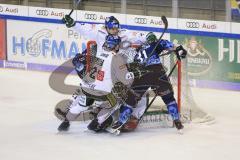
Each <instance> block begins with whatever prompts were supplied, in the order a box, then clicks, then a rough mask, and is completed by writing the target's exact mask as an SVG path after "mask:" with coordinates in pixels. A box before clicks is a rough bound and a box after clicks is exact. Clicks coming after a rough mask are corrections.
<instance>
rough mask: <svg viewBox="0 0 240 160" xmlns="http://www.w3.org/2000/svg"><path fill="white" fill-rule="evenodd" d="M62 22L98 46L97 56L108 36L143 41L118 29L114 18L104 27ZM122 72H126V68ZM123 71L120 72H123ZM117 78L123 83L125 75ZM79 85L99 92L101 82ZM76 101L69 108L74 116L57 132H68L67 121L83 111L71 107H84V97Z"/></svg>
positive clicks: (122, 39)
mask: <svg viewBox="0 0 240 160" xmlns="http://www.w3.org/2000/svg"><path fill="white" fill-rule="evenodd" d="M63 22H64V23H65V24H66V26H67V27H68V28H70V27H73V28H74V29H75V30H76V31H77V32H79V33H80V34H81V35H82V36H84V37H86V38H88V39H90V40H94V41H96V43H97V46H98V47H97V54H102V52H103V48H102V46H104V44H106V43H105V41H106V38H107V37H108V36H109V35H112V36H117V37H119V38H120V40H121V41H128V40H132V42H135V43H138V42H141V41H143V39H144V38H143V37H142V36H141V34H138V35H137V36H136V34H135V33H134V32H131V31H128V30H125V29H120V24H119V21H118V20H117V19H116V18H115V17H114V16H110V17H107V18H106V20H105V25H101V24H98V25H97V24H95V25H92V24H87V23H76V22H75V21H74V20H73V19H72V18H71V17H70V16H69V15H65V16H64V18H63ZM110 44H111V42H109V43H108V44H107V45H110ZM105 49H106V48H105ZM115 50H116V49H115ZM102 55H104V54H102ZM105 55H107V54H105ZM98 56H99V55H98ZM108 59H111V56H109V58H108ZM115 59H116V58H115ZM119 59H121V58H119ZM107 61H108V60H107ZM107 61H105V65H107V66H105V68H108V69H109V70H110V71H111V70H113V69H112V68H111V65H110V64H111V61H109V62H107ZM121 62H122V61H121V60H119V63H121ZM116 64H117V63H116ZM123 64H125V63H123ZM79 67H80V68H78V69H81V67H82V65H79ZM110 68H111V69H110ZM124 70H126V68H125V69H124ZM124 70H123V71H122V72H124ZM97 72H98V74H99V75H98V76H97V77H98V78H100V79H101V76H102V75H103V74H105V73H104V72H102V71H97ZM105 76H108V78H109V76H110V75H105ZM130 77H131V76H130ZM119 78H120V79H122V81H124V80H123V79H124V78H125V75H124V76H122V75H121V76H119ZM106 81H108V84H111V83H110V81H111V80H110V79H108V80H106ZM81 85H82V86H81V87H83V88H92V89H95V90H98V91H99V89H100V90H101V87H102V85H101V82H97V85H96V84H94V85H92V84H89V83H86V81H82V82H81ZM100 86H101V87H100ZM99 87H100V88H99ZM111 88H112V85H106V86H105V87H104V92H105V93H102V91H100V92H96V93H95V94H97V95H98V96H102V95H106V92H110V90H111ZM76 99H77V100H75V102H73V103H72V106H71V107H70V108H71V109H70V110H72V113H74V114H75V116H71V118H70V117H69V115H67V116H66V117H68V118H66V121H64V122H63V123H62V124H61V125H60V126H59V128H58V129H59V130H68V128H69V126H70V123H69V120H73V119H75V118H76V117H77V115H78V114H79V113H80V112H82V111H84V110H85V108H82V107H73V105H75V106H78V105H84V104H85V105H86V104H87V102H86V101H87V99H86V97H84V96H83V97H82V96H78V97H77V98H76ZM79 102H83V104H80V103H79ZM70 112H71V111H70ZM73 117H74V118H73Z"/></svg>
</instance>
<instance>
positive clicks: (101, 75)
mask: <svg viewBox="0 0 240 160" xmlns="http://www.w3.org/2000/svg"><path fill="white" fill-rule="evenodd" d="M103 79H104V71H101V70H98V73H97V80H99V81H103Z"/></svg>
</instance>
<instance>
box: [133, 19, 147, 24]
mask: <svg viewBox="0 0 240 160" xmlns="http://www.w3.org/2000/svg"><path fill="white" fill-rule="evenodd" d="M134 22H135V23H137V24H147V18H138V17H136V18H134Z"/></svg>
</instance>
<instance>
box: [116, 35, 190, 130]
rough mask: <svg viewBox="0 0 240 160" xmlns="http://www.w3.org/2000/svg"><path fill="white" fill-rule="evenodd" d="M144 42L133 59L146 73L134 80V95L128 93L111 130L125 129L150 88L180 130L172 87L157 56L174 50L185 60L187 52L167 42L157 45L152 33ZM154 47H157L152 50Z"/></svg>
mask: <svg viewBox="0 0 240 160" xmlns="http://www.w3.org/2000/svg"><path fill="white" fill-rule="evenodd" d="M146 41H147V44H146V45H142V46H141V48H140V50H139V52H138V55H137V56H136V58H135V59H136V61H138V63H140V64H141V65H142V66H143V67H142V71H143V70H145V71H146V72H145V74H144V75H142V76H141V77H139V78H134V81H133V84H132V86H131V88H132V89H133V90H134V92H135V93H133V92H128V98H127V100H126V104H125V105H123V106H122V107H121V109H120V116H119V120H118V121H117V122H116V123H115V124H114V125H113V127H112V128H113V129H121V128H127V127H126V125H128V123H127V122H129V119H130V117H131V115H132V112H133V108H134V106H135V105H136V104H137V102H138V101H139V100H140V99H141V97H142V96H143V94H144V93H145V92H146V91H147V90H148V88H149V87H151V88H154V89H155V94H157V95H158V96H161V98H162V100H163V101H164V103H165V104H166V106H167V109H168V112H169V114H170V115H171V117H172V119H173V122H174V125H175V126H176V128H177V129H178V130H181V129H183V125H182V123H181V121H180V115H179V111H178V104H177V102H176V100H175V98H174V93H173V88H172V85H171V83H170V81H169V78H168V77H167V75H166V72H165V70H164V68H163V65H162V63H161V59H160V57H159V54H161V53H162V51H163V50H175V51H176V53H177V54H178V55H179V56H180V58H185V57H186V54H187V51H186V50H185V49H184V48H183V47H182V46H178V47H175V46H174V44H173V43H172V42H170V41H168V40H160V42H159V43H158V40H157V37H156V35H155V34H154V33H152V32H150V33H148V34H147V35H146ZM156 45H157V47H156V49H155V50H154V48H155V46H156ZM136 95H137V96H136ZM131 118H132V117H131ZM135 122H137V121H135ZM124 125H125V127H124ZM135 127H137V125H135ZM131 129H134V128H131Z"/></svg>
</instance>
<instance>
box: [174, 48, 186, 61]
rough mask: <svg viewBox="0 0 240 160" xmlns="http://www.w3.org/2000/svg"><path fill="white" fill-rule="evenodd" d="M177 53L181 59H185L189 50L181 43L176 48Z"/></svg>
mask: <svg viewBox="0 0 240 160" xmlns="http://www.w3.org/2000/svg"><path fill="white" fill-rule="evenodd" d="M176 54H177V56H178V57H179V58H180V59H184V58H186V56H187V51H186V50H185V49H184V48H183V46H182V45H180V46H178V47H177V48H176Z"/></svg>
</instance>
